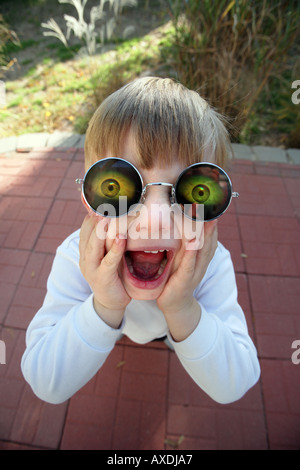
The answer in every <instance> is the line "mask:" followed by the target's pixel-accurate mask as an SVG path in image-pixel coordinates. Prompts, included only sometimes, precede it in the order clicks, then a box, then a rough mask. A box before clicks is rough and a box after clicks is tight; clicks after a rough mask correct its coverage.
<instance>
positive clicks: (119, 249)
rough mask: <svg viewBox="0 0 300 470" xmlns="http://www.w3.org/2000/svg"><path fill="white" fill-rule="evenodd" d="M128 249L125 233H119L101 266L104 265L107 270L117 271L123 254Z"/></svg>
mask: <svg viewBox="0 0 300 470" xmlns="http://www.w3.org/2000/svg"><path fill="white" fill-rule="evenodd" d="M125 249H126V239H125V238H124V237H123V235H121V234H119V235H118V236H117V237H116V238H115V239H114V242H113V244H112V247H111V249H110V250H109V251H108V253H107V254H106V255H105V256H104V258H103V260H102V263H101V267H104V268H105V269H106V270H107V272H114V271H117V269H118V267H119V264H120V262H121V260H122V257H123V254H124V252H125Z"/></svg>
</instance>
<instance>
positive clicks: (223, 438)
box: [217, 408, 268, 450]
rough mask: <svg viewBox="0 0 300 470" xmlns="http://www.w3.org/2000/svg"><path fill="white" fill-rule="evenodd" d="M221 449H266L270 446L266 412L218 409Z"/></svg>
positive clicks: (219, 446) (218, 434)
mask: <svg viewBox="0 0 300 470" xmlns="http://www.w3.org/2000/svg"><path fill="white" fill-rule="evenodd" d="M217 446H218V449H219V450H264V449H267V448H268V444H267V439H266V433H265V422H264V414H263V413H262V412H257V411H256V412H255V411H240V412H238V411H234V410H228V409H224V408H223V409H222V410H221V409H220V410H218V411H217Z"/></svg>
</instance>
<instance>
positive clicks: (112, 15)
mask: <svg viewBox="0 0 300 470" xmlns="http://www.w3.org/2000/svg"><path fill="white" fill-rule="evenodd" d="M58 1H59V3H69V4H71V5H73V6H74V7H75V8H76V11H77V15H78V18H75V17H73V16H70V15H64V19H65V22H66V26H67V33H66V35H65V34H64V32H63V31H62V29H61V28H60V26H59V25H58V24H57V22H56V21H55V20H54V19H53V18H51V19H50V20H48V21H47V23H42V27H43V28H47V29H49V30H50V31H45V32H44V33H43V34H44V36H54V37H56V38H57V39H59V40H60V41H61V42H62V43H63V44H64V45H65V47H69V44H68V40H69V39H70V35H71V33H72V32H73V34H74V35H75V36H76V37H77V38H78V39H80V40H81V41H83V42H84V44H85V48H86V52H87V53H88V55H93V54H95V52H96V46H97V41H99V42H100V44H101V45H103V44H104V42H105V41H106V40H109V39H111V38H112V36H113V32H114V29H115V26H116V19H117V17H118V16H119V15H120V13H121V11H122V9H123V8H124V7H134V6H136V5H137V0H100V1H99V5H98V6H93V7H92V8H91V9H90V12H89V13H90V20H89V23H87V22H86V20H85V6H86V4H87V2H88V0H58ZM107 2H108V4H109V9H108V11H105V6H106V3H107ZM97 23H98V25H97V26H96V24H97ZM97 28H98V29H97Z"/></svg>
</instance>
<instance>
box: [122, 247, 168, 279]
mask: <svg viewBox="0 0 300 470" xmlns="http://www.w3.org/2000/svg"><path fill="white" fill-rule="evenodd" d="M130 257H131V261H132V266H133V270H134V272H135V274H136V275H137V276H139V277H141V278H142V279H150V278H152V277H154V276H155V275H156V274H157V272H158V270H159V268H160V265H161V262H162V260H163V259H164V252H158V253H145V252H144V251H131V252H130Z"/></svg>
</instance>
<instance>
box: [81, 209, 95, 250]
mask: <svg viewBox="0 0 300 470" xmlns="http://www.w3.org/2000/svg"><path fill="white" fill-rule="evenodd" d="M95 223H96V218H95V217H94V216H93V215H92V213H89V214H88V215H86V217H85V218H84V220H83V223H82V226H81V229H80V234H79V253H80V255H81V256H83V254H84V252H85V250H86V246H87V244H88V241H89V239H90V236H91V233H92V231H93V230H94V227H95Z"/></svg>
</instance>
